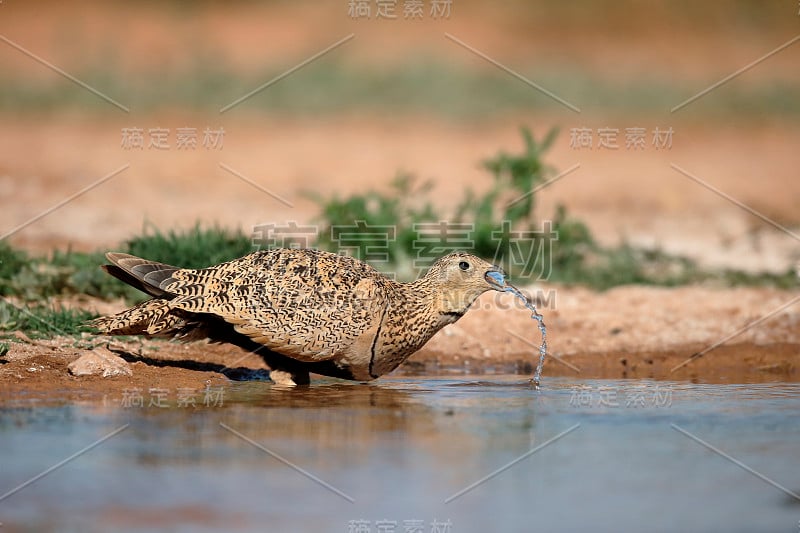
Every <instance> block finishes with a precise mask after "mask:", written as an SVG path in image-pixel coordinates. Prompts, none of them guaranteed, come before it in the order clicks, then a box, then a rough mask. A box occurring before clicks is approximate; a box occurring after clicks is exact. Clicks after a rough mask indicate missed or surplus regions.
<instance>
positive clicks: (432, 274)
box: [423, 252, 508, 318]
mask: <svg viewBox="0 0 800 533" xmlns="http://www.w3.org/2000/svg"><path fill="white" fill-rule="evenodd" d="M423 279H424V280H425V281H426V282H427V283H428V284H430V285H431V288H432V289H433V291H434V293H435V294H436V296H437V299H436V305H437V307H438V308H439V312H440V313H442V314H446V315H451V316H453V317H455V318H458V317H460V316H461V315H463V314H464V313H466V312H467V309H469V307H470V305H472V302H474V301H475V299H476V298H477V297H478V296H480V295H481V294H483V293H484V292H486V291H489V290H496V291H504V290H505V289H506V287H507V286H508V284H507V282H506V275H505V272H503V269H502V268H500V267H498V266H495V265H493V264H491V263H489V262H487V261H484V260H483V259H481V258H480V257H477V256H474V255H472V254H468V253H463V252H456V253H452V254H449V255H446V256H444V257H441V258H440V259H438V260H437V261H436V262H435V263H434V264H433V266H432V267H431V269H430V270H429V271H428V273H427V274H426V275H425V278H423Z"/></svg>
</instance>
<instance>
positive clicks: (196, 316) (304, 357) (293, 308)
mask: <svg viewBox="0 0 800 533" xmlns="http://www.w3.org/2000/svg"><path fill="white" fill-rule="evenodd" d="M106 258H107V259H108V261H109V263H110V264H107V265H103V266H102V267H101V268H102V269H103V270H105V272H107V273H108V274H110V275H112V276H114V277H116V278H118V279H119V280H121V281H123V282H125V283H127V284H129V285H131V286H133V287H135V288H137V289H139V290H140V291H142V292H144V293H146V294H148V295H149V296H151V299H149V300H146V301H144V302H142V303H140V304H138V305H135V306H133V307H131V308H129V309H126V310H124V311H122V312H120V313H117V314H115V315H111V316H105V317H101V318H97V319H95V320H93V321H91V322H90V325H91V326H93V327H95V328H96V329H97V331H98V333H100V334H106V335H145V336H148V337H152V336H162V337H163V336H166V337H171V338H173V339H176V340H182V341H191V340H199V339H206V340H208V341H210V342H214V343H230V344H233V345H236V346H238V347H240V348H243V349H245V350H248V351H251V352H256V353H257V354H259V355H260V356H261V357H262V358H263V359H264V361H265V362H266V364H267V365H268V366H269V367H270V379H271V380H272V381H273V382H275V383H280V384H285V385H307V384H309V383H310V375H309V374H310V373H315V374H320V375H323V376H331V377H336V378H342V379H349V380H354V381H371V380H373V379H376V378H378V377H380V376H382V375H385V374H387V373H389V372H391V371H392V370H394V369H395V368H397V367H398V366H400V364H402V363H403V362H404V361H405V360H406V359H408V358H409V357H410V356H411V355H412V354H413V353H415V352H416V351H418V350H419V349H420V348H422V346H423V345H424V344H425V343H427V342H428V341H429V340H430V339H431V337H433V335H434V334H435V333H436V332H438V331H439V330H440V329H442V328H443V327H445V326H447V325H449V324H452V323H454V322H456V321H457V320H458V319H460V318H461V317H462V316H464V314H465V313H466V312H467V310H468V309H469V308H470V306H471V305H472V303H473V302H474V301H475V299H477V298H478V296H480V295H481V294H483V293H484V292H486V291H489V290H496V291H504V290H507V287H508V285H507V281H506V274H505V272H504V271H503V269H502V268H500V267H498V266H496V265H493V264H491V263H489V262H487V261H485V260H483V259H481V258H479V257H477V256H475V255H472V254H469V253H466V252H454V253H450V254H448V255H444V256H442V257H440V258H439V259H437V260H436V261H435V262H434V263H433V264H432V265H431V267H430V269H429V270H428V272H427V273H426V274H425V275H424V276H422V277H420V278H418V279H417V280H416V281H413V282H408V283H404V282H398V281H395V280H394V279H391V278H389V277H387V276H386V275H384V274H382V273H380V272H379V271H378V270H376V269H375V268H373V267H372V266H370V265H369V264H367V263H365V262H363V261H361V260H359V259H357V258H354V257H351V256H347V255H340V254H335V253H332V252H326V251H323V250H317V249H313V248H275V249H269V250H261V251H256V252H253V253H250V254H248V255H245V256H243V257H240V258H238V259H234V260H232V261H228V262H224V263H221V264H218V265H215V266H210V267H207V268H200V269H189V268H179V267H175V266H170V265H166V264H164V263H160V262H157V261H150V260H147V259H142V258H139V257H136V256H133V255H129V254H125V253H119V252H109V253H107V254H106Z"/></svg>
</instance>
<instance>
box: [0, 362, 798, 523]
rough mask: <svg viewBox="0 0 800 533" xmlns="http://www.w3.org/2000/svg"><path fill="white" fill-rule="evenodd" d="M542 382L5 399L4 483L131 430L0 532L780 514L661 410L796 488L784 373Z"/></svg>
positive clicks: (21, 501) (15, 498) (29, 502)
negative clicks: (112, 401) (753, 378)
mask: <svg viewBox="0 0 800 533" xmlns="http://www.w3.org/2000/svg"><path fill="white" fill-rule="evenodd" d="M545 385H546V387H544V388H543V389H542V390H538V391H537V390H534V389H533V388H532V387H531V386H530V384H529V383H527V382H526V381H524V380H523V379H521V378H520V377H518V376H514V377H507V378H504V377H496V376H491V377H481V378H479V379H466V378H460V379H430V378H428V379H412V378H388V379H386V380H383V381H381V382H379V383H375V384H366V385H365V384H356V383H340V382H335V381H323V382H322V383H320V384H318V385H314V386H311V387H308V388H297V389H292V390H286V389H283V390H282V389H279V388H277V387H274V386H271V385H269V384H265V383H260V382H259V383H253V382H251V383H235V384H231V385H230V386H229V387H227V388H226V390H225V397H224V402H223V403H222V404H221V405H219V406H217V407H214V408H205V407H197V408H177V407H172V408H170V409H159V408H130V409H120V408H118V407H108V406H103V405H101V404H70V405H64V406H60V407H52V408H24V407H15V408H5V409H3V410H0V468H1V470H0V471H1V472H2V475H1V476H0V494H2V493H7V492H9V491H12V490H13V489H14V488H15V487H19V486H20V485H22V484H24V483H25V482H26V481H27V480H29V479H31V478H32V477H34V476H36V475H37V474H39V473H41V472H44V471H46V470H47V469H48V468H51V467H52V466H53V465H55V464H58V463H59V462H60V461H62V460H64V459H65V458H68V457H70V456H71V455H73V454H75V453H76V452H77V451H80V450H82V449H84V448H86V447H87V446H88V445H90V444H91V443H93V442H96V441H97V440H98V439H101V438H103V436H104V435H108V434H109V433H110V432H112V431H114V430H116V429H118V428H119V427H122V426H123V425H125V424H129V426H128V427H127V428H126V429H124V430H123V431H120V433H119V434H118V435H115V436H113V438H109V439H108V440H107V441H105V442H103V443H102V444H101V445H98V446H96V447H94V448H92V449H90V450H88V451H86V452H85V453H83V454H79V455H76V456H75V458H74V459H73V460H71V461H69V462H67V463H65V464H64V465H63V466H61V467H60V468H58V469H56V470H54V471H52V472H51V473H50V474H48V475H45V476H43V477H42V478H41V479H39V480H37V481H35V482H34V483H31V484H30V485H27V486H25V487H23V488H22V489H21V490H19V491H17V492H13V493H12V494H11V495H9V496H8V497H7V498H5V499H3V500H0V522H2V523H3V524H4V527H3V531H15V530H17V529H25V530H37V531H39V530H44V531H48V530H50V531H62V530H81V531H104V530H108V529H115V530H120V531H134V530H164V529H172V530H178V529H181V528H183V529H186V530H220V529H223V530H230V531H250V530H260V531H263V530H271V531H272V530H274V531H282V530H296V531H304V530H305V531H311V530H314V531H348V527H349V526H348V524H349V523H351V521H357V520H362V521H365V522H369V523H370V524H371V527H372V530H373V531H375V530H377V528H376V525H375V524H376V522H378V521H380V520H388V521H389V522H392V521H394V522H397V524H398V526H397V530H400V531H402V530H403V529H402V525H403V522H404V521H409V523H410V521H412V520H417V521H422V522H423V523H424V524H425V530H429V529H430V524H431V523H432V522H433V521H434V520H441V521H446V520H449V521H450V522H451V523H452V528H451V531H453V532H458V531H489V530H497V531H506V530H508V531H527V530H529V529H530V527H531V524H534V523H535V524H536V528H537V529H541V530H563V529H566V530H578V529H589V530H591V531H605V530H617V531H620V530H623V531H624V530H656V531H659V530H663V531H670V530H681V529H682V530H693V531H719V530H731V529H733V530H741V531H747V530H758V531H770V530H786V529H787V528H789V529H790V528H791V526H792V525H793V524H795V523H796V520H797V517H796V516H795V515H796V513H797V509H798V507H797V506H796V505H787V497H788V496H787V494H786V493H784V492H781V491H780V490H778V489H776V488H775V487H774V486H772V485H770V484H768V483H766V482H764V481H763V480H762V479H759V478H758V477H756V476H753V475H752V474H750V473H748V472H747V471H745V470H743V469H742V468H739V467H738V466H737V465H735V464H733V463H731V462H730V461H729V460H727V459H726V458H724V457H722V456H720V455H718V454H715V453H714V452H713V451H711V450H710V449H708V448H706V447H704V446H701V445H698V443H697V442H696V441H695V440H693V439H692V438H688V437H687V436H685V435H683V434H681V433H679V432H677V431H675V430H674V429H673V428H672V425H673V424H674V425H676V426H678V427H680V428H682V429H684V430H685V431H687V432H690V433H691V434H692V435H695V436H696V437H697V438H700V439H702V440H704V441H705V442H708V443H709V444H711V445H714V446H715V447H717V448H718V449H719V450H721V451H724V452H725V453H726V454H729V455H730V456H731V457H733V458H735V459H736V460H738V461H741V462H742V463H743V464H746V465H747V466H748V467H749V468H752V469H753V470H755V471H758V472H760V473H762V474H763V475H764V476H767V477H769V478H770V479H773V480H774V481H775V482H776V483H780V484H782V485H785V486H787V487H788V489H789V490H790V491H791V490H794V491H796V490H797V489H798V488H799V487H798V483H797V480H798V479H800V461H799V460H798V459H800V455H799V452H798V450H800V447H799V446H798V442H800V385H798V384H786V383H773V384H759V385H747V386H743V385H698V384H690V383H677V382H652V381H633V380H631V381H624V380H623V381H576V380H566V379H548V380H546V383H545ZM223 424H224V426H223ZM576 425H577V429H575V430H574V431H573V432H571V433H569V434H567V435H565V436H563V438H560V439H558V440H556V441H554V442H551V443H549V444H547V445H545V446H543V447H542V445H543V444H545V443H548V441H550V440H552V439H553V437H555V436H557V435H559V434H561V433H563V432H564V431H565V430H567V429H568V428H570V427H573V426H576ZM225 427H228V428H230V429H231V430H233V431H229V430H226V429H225ZM534 449H536V450H537V451H535V452H534V453H531V450H534ZM508 465H511V466H508ZM506 466H508V468H504V467H506ZM482 479H486V480H485V481H484V482H482V483H479V484H478V485H477V486H476V487H475V488H474V489H473V490H470V491H468V492H465V493H463V495H460V496H459V497H458V498H456V499H454V500H453V501H452V502H450V503H445V500H446V499H447V498H448V497H450V496H451V495H454V494H457V493H459V491H461V490H462V489H464V488H465V487H468V486H470V485H471V484H474V483H476V481H479V480H482ZM326 487H329V488H326ZM720 487H725V490H719V488H720ZM333 489H335V490H333ZM342 495H345V496H347V498H345V497H343V496H342ZM348 498H349V499H352V500H353V501H352V502H351V501H350V500H349V499H348ZM792 501H794V500H792ZM698 502H702V505H698ZM42 509H47V512H46V513H42ZM620 510H624V512H621V511H620ZM667 510H668V512H667ZM722 511H724V512H722ZM787 524H788V525H787Z"/></svg>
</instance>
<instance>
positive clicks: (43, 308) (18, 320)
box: [0, 301, 97, 338]
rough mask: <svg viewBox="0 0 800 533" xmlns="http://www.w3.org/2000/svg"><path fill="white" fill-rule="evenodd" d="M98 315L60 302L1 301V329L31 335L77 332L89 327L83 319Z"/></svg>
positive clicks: (47, 335) (74, 333)
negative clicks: (50, 303) (20, 302)
mask: <svg viewBox="0 0 800 533" xmlns="http://www.w3.org/2000/svg"><path fill="white" fill-rule="evenodd" d="M96 316H97V315H96V314H94V313H92V312H90V311H87V310H85V309H74V308H67V307H64V306H61V305H55V304H54V305H44V304H34V305H20V306H17V305H13V304H11V303H10V302H8V301H0V331H4V332H11V331H16V330H19V331H22V332H23V333H25V334H26V335H29V336H31V337H33V338H42V337H52V336H54V335H73V336H74V335H79V334H80V333H82V332H84V331H91V329H90V328H89V326H87V325H86V322H87V321H88V320H90V319H92V318H94V317H96Z"/></svg>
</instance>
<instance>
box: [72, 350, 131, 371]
mask: <svg viewBox="0 0 800 533" xmlns="http://www.w3.org/2000/svg"><path fill="white" fill-rule="evenodd" d="M67 369H68V370H69V373H70V374H72V375H73V376H103V377H104V378H110V377H115V376H132V375H133V370H132V369H131V365H130V364H129V363H128V362H127V361H126V360H124V359H123V358H121V357H120V356H118V355H116V354H114V353H113V352H111V351H110V350H109V349H108V348H95V349H94V350H90V351H87V352H86V353H84V354H83V355H81V356H80V357H78V358H77V359H75V360H74V361H73V362H71V363H70V364H69V366H67Z"/></svg>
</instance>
